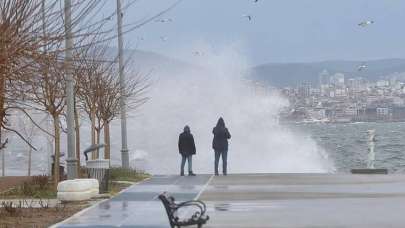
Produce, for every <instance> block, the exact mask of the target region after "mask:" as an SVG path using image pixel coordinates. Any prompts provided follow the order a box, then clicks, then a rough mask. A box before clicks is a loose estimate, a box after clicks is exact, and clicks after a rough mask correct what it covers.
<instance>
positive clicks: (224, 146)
mask: <svg viewBox="0 0 405 228" xmlns="http://www.w3.org/2000/svg"><path fill="white" fill-rule="evenodd" d="M212 133H213V134H214V139H213V140H212V148H213V149H214V151H215V175H216V176H218V163H219V158H220V157H222V173H223V174H224V175H227V165H228V162H227V159H228V139H230V138H231V134H230V133H229V131H228V128H226V127H225V122H224V119H222V117H220V118H219V119H218V122H217V125H216V126H215V127H214V129H213V130H212Z"/></svg>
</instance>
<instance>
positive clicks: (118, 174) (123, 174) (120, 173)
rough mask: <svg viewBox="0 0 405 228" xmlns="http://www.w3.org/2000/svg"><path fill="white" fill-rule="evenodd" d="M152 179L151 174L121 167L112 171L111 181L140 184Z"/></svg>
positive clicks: (113, 168)
mask: <svg viewBox="0 0 405 228" xmlns="http://www.w3.org/2000/svg"><path fill="white" fill-rule="evenodd" d="M148 177H150V175H149V174H147V173H144V172H139V171H137V170H134V169H125V168H121V167H112V168H111V169H110V180H111V181H130V182H139V181H142V180H144V179H146V178H148Z"/></svg>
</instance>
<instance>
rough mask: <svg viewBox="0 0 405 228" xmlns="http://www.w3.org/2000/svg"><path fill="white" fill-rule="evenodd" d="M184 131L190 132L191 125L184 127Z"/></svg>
mask: <svg viewBox="0 0 405 228" xmlns="http://www.w3.org/2000/svg"><path fill="white" fill-rule="evenodd" d="M184 132H186V133H190V127H189V126H188V125H186V126H185V127H184Z"/></svg>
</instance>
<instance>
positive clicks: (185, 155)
mask: <svg viewBox="0 0 405 228" xmlns="http://www.w3.org/2000/svg"><path fill="white" fill-rule="evenodd" d="M179 153H180V154H181V167H180V175H181V176H184V165H185V164H186V160H187V163H188V175H189V176H195V174H194V173H193V161H192V156H193V155H194V154H196V149H195V144H194V137H193V135H192V134H191V132H190V127H189V126H187V125H186V126H185V127H184V131H183V132H182V133H181V134H180V135H179Z"/></svg>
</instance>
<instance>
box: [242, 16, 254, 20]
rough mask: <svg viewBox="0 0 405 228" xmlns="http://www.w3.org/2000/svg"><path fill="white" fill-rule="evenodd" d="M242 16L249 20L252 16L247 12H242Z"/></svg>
mask: <svg viewBox="0 0 405 228" xmlns="http://www.w3.org/2000/svg"><path fill="white" fill-rule="evenodd" d="M242 17H246V18H247V19H248V20H249V21H251V20H252V16H250V15H248V14H243V15H242Z"/></svg>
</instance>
